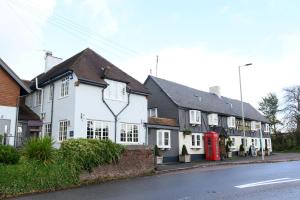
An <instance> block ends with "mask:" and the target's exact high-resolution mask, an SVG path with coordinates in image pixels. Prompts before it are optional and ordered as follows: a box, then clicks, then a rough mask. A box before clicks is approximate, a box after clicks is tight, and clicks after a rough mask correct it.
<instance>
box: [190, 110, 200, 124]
mask: <svg viewBox="0 0 300 200" xmlns="http://www.w3.org/2000/svg"><path fill="white" fill-rule="evenodd" d="M190 124H201V111H199V110H190Z"/></svg>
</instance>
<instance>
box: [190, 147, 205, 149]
mask: <svg viewBox="0 0 300 200" xmlns="http://www.w3.org/2000/svg"><path fill="white" fill-rule="evenodd" d="M191 149H203V147H191Z"/></svg>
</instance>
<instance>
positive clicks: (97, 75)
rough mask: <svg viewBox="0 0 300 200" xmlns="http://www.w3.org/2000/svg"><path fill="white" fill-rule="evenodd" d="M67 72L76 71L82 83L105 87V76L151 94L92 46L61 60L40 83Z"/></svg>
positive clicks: (40, 79) (134, 90)
mask: <svg viewBox="0 0 300 200" xmlns="http://www.w3.org/2000/svg"><path fill="white" fill-rule="evenodd" d="M104 69H105V70H104ZM67 72H74V73H75V74H76V76H77V77H78V79H79V81H80V82H82V83H86V84H92V85H98V86H102V87H103V86H107V85H108V84H107V83H106V82H105V81H104V78H107V79H111V80H115V81H120V82H124V83H127V87H128V88H127V89H129V90H131V92H133V93H139V94H144V95H148V94H149V91H148V90H147V89H146V88H145V86H144V85H143V84H142V83H140V82H139V81H137V80H136V79H134V78H133V77H131V76H130V75H128V74H127V73H125V72H124V71H122V70H120V69H119V68H118V67H116V66H115V65H114V64H112V63H110V62H109V61H107V60H106V59H105V58H103V57H102V56H100V55H99V54H97V53H96V52H95V51H93V50H92V49H90V48H87V49H85V50H83V51H81V52H79V53H78V54H76V55H74V56H72V57H70V58H69V59H67V60H65V61H63V62H61V63H60V64H58V65H56V66H54V67H53V68H51V69H50V70H49V71H47V72H46V73H42V74H40V75H39V76H38V77H37V78H38V80H39V85H41V86H43V85H46V84H48V83H49V81H51V80H53V79H55V78H56V77H58V76H60V75H62V74H64V73H67ZM34 81H35V79H33V80H32V81H31V88H32V89H34Z"/></svg>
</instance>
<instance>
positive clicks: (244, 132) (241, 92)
mask: <svg viewBox="0 0 300 200" xmlns="http://www.w3.org/2000/svg"><path fill="white" fill-rule="evenodd" d="M251 65H252V63H247V64H244V65H240V66H239V80H240V94H241V105H242V122H243V134H244V141H243V146H244V150H245V151H246V146H245V142H246V131H245V113H244V103H243V91H242V80H241V67H247V66H251Z"/></svg>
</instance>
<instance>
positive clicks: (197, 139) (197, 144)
mask: <svg viewBox="0 0 300 200" xmlns="http://www.w3.org/2000/svg"><path fill="white" fill-rule="evenodd" d="M201 146H202V145H201V134H199V133H193V134H192V147H193V148H201Z"/></svg>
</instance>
